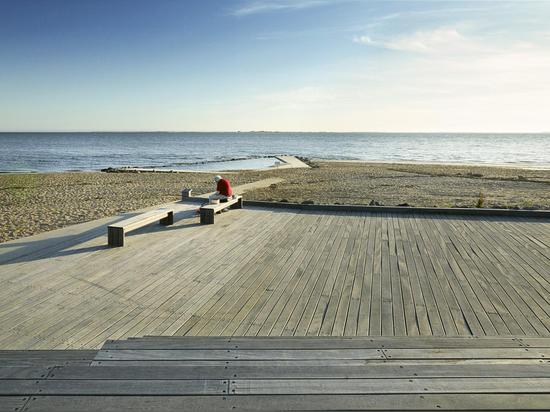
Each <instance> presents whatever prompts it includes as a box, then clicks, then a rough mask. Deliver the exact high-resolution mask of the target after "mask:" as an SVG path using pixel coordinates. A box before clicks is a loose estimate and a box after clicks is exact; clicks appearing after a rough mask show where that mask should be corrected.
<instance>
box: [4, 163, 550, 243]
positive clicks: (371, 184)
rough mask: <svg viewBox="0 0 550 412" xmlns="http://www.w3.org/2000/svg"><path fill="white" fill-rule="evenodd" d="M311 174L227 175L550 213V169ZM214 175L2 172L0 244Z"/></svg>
mask: <svg viewBox="0 0 550 412" xmlns="http://www.w3.org/2000/svg"><path fill="white" fill-rule="evenodd" d="M310 165H311V166H312V168H311V169H272V170H264V171H242V172H231V173H224V174H223V175H224V176H226V177H228V178H229V179H230V180H231V181H232V184H233V185H234V186H237V185H241V184H245V183H250V182H254V181H257V180H260V179H265V178H270V177H280V178H283V179H284V181H283V182H281V183H277V184H274V185H272V186H270V187H268V188H263V189H256V190H254V191H251V192H248V193H247V194H246V196H245V199H254V200H273V201H281V200H282V201H289V202H298V203H300V202H303V201H313V202H315V203H322V204H335V203H339V204H369V203H371V202H376V203H378V204H382V205H388V206H393V205H400V204H408V205H410V206H436V207H475V206H476V203H477V202H478V200H479V197H480V193H481V194H482V197H483V199H484V202H483V203H484V204H483V206H484V207H498V208H502V207H506V208H524V209H550V170H533V169H519V168H513V167H489V166H468V165H461V166H457V165H453V166H451V165H440V164H437V165H431V164H418V163H415V164H388V163H362V162H333V161H331V162H328V161H311V162H310ZM214 175H215V173H211V174H205V173H100V172H97V173H48V174H0V242H5V241H8V240H11V239H17V238H20V237H24V236H29V235H32V234H36V233H40V232H44V231H48V230H52V229H56V228H59V227H63V226H67V225H72V224H75V223H81V222H85V221H89V220H93V219H98V218H102V217H106V216H112V215H116V214H118V213H121V212H128V211H131V210H137V209H141V208H144V207H148V206H154V205H157V204H162V203H167V202H170V201H174V200H178V199H179V198H180V193H181V189H182V188H184V187H190V188H192V189H193V192H194V194H200V193H205V192H210V191H212V190H214V189H213V182H212V177H213V176H214Z"/></svg>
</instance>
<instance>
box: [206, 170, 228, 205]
mask: <svg viewBox="0 0 550 412" xmlns="http://www.w3.org/2000/svg"><path fill="white" fill-rule="evenodd" d="M214 181H215V182H216V192H215V193H213V194H211V195H210V196H208V200H209V201H210V202H212V200H220V201H221V202H223V201H224V200H227V199H229V198H230V197H231V196H233V190H232V189H231V184H230V183H229V180H227V179H224V178H223V177H221V176H220V175H217V176H216V177H214Z"/></svg>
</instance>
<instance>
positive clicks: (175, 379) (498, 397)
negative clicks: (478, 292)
mask: <svg viewBox="0 0 550 412" xmlns="http://www.w3.org/2000/svg"><path fill="white" fill-rule="evenodd" d="M91 352H92V351H37V352H34V351H23V352H20V351H7V352H2V351H0V411H1V412H3V411H24V412H32V411H56V412H58V411H75V410H78V411H81V412H86V411H151V410H156V411H159V410H161V411H208V412H214V411H229V410H232V411H235V410H248V411H259V410H261V411H282V410H284V411H293V410H300V411H305V410H311V411H313V410H315V411H321V410H327V411H328V410H348V411H350V410H356V411H359V410H363V411H367V410H378V411H380V410H385V411H404V410H408V411H410V410H416V411H420V410H422V411H430V410H433V411H435V410H476V411H485V410H491V411H496V410H500V411H503V410H509V411H520V410H531V411H533V410H548V405H550V360H549V359H548V358H549V357H550V338H528V337H521V336H520V337H496V338H495V337H484V338H475V337H459V336H455V337H433V336H430V337H421V336H417V337H351V338H348V337H225V338H223V337H188V336H184V337H181V336H180V337H166V336H163V337H144V338H139V339H129V340H122V341H109V342H107V343H106V344H105V345H104V347H103V348H102V349H101V350H100V351H97V353H94V354H92V353H91Z"/></svg>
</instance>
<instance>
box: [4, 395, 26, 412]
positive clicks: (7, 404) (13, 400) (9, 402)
mask: <svg viewBox="0 0 550 412" xmlns="http://www.w3.org/2000/svg"><path fill="white" fill-rule="evenodd" d="M28 400H29V398H28V397H26V396H2V398H0V412H17V411H22V410H23V407H24V406H25V404H26V403H27V402H28Z"/></svg>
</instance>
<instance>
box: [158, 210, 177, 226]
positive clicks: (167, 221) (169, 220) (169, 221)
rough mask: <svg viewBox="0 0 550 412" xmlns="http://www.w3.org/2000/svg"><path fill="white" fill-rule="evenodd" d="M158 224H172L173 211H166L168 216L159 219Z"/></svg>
mask: <svg viewBox="0 0 550 412" xmlns="http://www.w3.org/2000/svg"><path fill="white" fill-rule="evenodd" d="M160 224H161V225H164V226H170V225H173V224H174V212H172V211H170V212H168V216H166V217H165V218H162V219H160Z"/></svg>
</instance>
